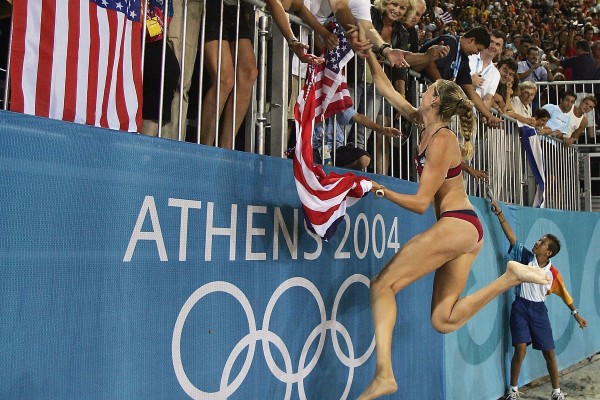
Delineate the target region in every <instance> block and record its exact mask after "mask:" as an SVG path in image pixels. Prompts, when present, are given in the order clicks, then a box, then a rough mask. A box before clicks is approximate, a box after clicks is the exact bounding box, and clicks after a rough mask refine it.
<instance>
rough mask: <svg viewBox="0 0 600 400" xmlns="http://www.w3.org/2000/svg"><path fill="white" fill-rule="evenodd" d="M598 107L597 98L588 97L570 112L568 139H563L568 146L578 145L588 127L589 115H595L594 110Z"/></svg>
mask: <svg viewBox="0 0 600 400" xmlns="http://www.w3.org/2000/svg"><path fill="white" fill-rule="evenodd" d="M596 105H597V101H596V97H594V96H586V97H584V98H583V100H581V103H579V105H575V106H573V108H572V109H571V111H570V112H569V116H570V119H569V131H568V132H567V137H566V138H564V139H563V143H564V144H565V145H566V146H570V145H572V144H573V143H577V140H578V139H579V137H580V135H581V133H582V132H583V131H584V130H585V128H586V127H587V126H588V119H587V116H588V115H594V108H595V107H596Z"/></svg>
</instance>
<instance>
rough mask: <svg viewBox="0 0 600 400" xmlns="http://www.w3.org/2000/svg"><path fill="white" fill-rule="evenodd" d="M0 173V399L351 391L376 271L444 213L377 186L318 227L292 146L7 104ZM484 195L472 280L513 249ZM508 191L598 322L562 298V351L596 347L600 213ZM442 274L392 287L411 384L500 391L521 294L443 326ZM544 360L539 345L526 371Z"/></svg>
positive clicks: (484, 393)
mask: <svg viewBox="0 0 600 400" xmlns="http://www.w3.org/2000/svg"><path fill="white" fill-rule="evenodd" d="M0 171H1V173H0V207H1V210H2V213H1V216H0V218H1V223H0V310H1V313H0V326H1V328H0V365H1V366H2V368H1V369H0V399H42V398H43V399H48V398H53V399H82V398H86V399H149V398H151V399H178V398H181V399H186V398H194V399H224V398H229V399H245V400H247V399H325V400H327V399H354V398H356V397H357V396H358V394H359V393H360V392H361V391H362V389H363V388H364V387H365V386H366V385H367V384H368V383H369V380H370V378H371V376H372V374H373V370H374V361H375V360H374V351H373V350H374V342H373V328H372V322H371V315H370V309H369V292H368V288H367V285H368V282H369V279H370V278H371V277H373V276H374V275H375V274H376V273H377V272H378V271H379V270H380V269H381V267H382V266H383V265H384V264H385V262H386V261H387V260H389V258H390V257H391V256H392V255H393V254H394V252H395V251H396V249H397V248H398V246H401V245H402V244H404V243H405V242H406V241H407V240H408V239H410V238H411V237H412V236H414V235H415V234H417V233H418V232H421V231H423V230H424V229H426V228H427V227H428V226H430V225H431V223H433V221H434V217H433V214H432V212H431V210H430V211H429V212H428V213H427V214H426V215H423V216H419V215H416V214H413V213H410V212H407V211H404V210H402V209H400V208H399V207H396V206H394V205H392V204H391V203H390V202H387V201H383V200H375V199H374V198H373V197H372V196H368V197H367V198H365V199H363V200H362V201H360V202H359V203H358V204H357V205H355V206H354V207H351V208H350V209H349V214H348V218H347V219H346V222H345V223H343V224H341V225H340V228H339V230H338V232H337V233H336V235H335V237H334V238H333V240H332V241H331V242H330V243H324V242H322V241H320V240H319V239H318V238H317V237H315V236H314V235H312V234H310V233H309V232H308V231H307V229H306V227H305V225H304V223H303V216H302V211H301V210H300V204H299V201H298V198H297V195H296V190H295V186H294V181H293V176H292V168H291V162H290V161H289V160H281V159H274V158H269V157H262V156H257V155H251V154H246V153H241V152H230V151H222V150H220V149H214V148H209V147H205V146H199V145H193V144H187V143H178V142H174V141H168V140H162V139H156V138H148V137H144V136H139V135H132V134H127V133H121V132H113V131H108V130H102V129H96V128H91V127H85V126H80V125H73V124H68V123H63V122H58V121H52V120H47V119H39V118H35V117H29V116H23V115H16V114H12V113H6V112H0ZM377 179H378V181H380V182H381V183H383V184H386V185H387V186H390V187H393V188H395V189H396V190H399V191H403V192H413V191H414V190H415V188H416V186H415V185H414V184H412V183H407V182H403V181H399V180H396V179H388V178H384V177H377ZM472 201H473V203H474V205H475V207H476V210H477V213H478V214H479V215H480V217H481V219H482V223H483V225H484V229H485V244H484V248H483V250H482V252H481V254H480V255H479V256H478V258H477V260H476V261H475V264H474V265H473V268H472V271H471V273H470V276H469V281H468V283H467V288H466V289H465V292H466V294H468V293H472V292H474V291H476V290H477V289H479V288H480V287H482V286H484V285H485V284H487V283H489V282H490V281H492V280H493V279H495V278H496V277H498V276H499V275H500V274H501V273H502V272H503V271H504V267H505V263H506V257H505V255H504V254H505V252H506V249H507V247H508V243H507V242H506V239H505V238H504V235H503V233H502V231H501V229H500V227H499V226H498V223H497V219H496V218H495V217H494V216H493V215H492V214H491V213H490V212H489V210H488V205H487V203H486V202H485V201H484V200H481V199H472ZM504 208H505V212H506V213H507V216H508V219H509V222H510V223H511V225H512V226H513V227H514V229H515V232H516V233H517V234H518V236H519V237H520V239H521V240H522V241H523V242H524V243H525V244H526V245H527V246H528V247H530V246H532V245H533V243H534V242H535V240H536V239H537V238H538V237H539V236H541V235H542V234H544V233H546V232H552V233H554V234H556V235H557V236H558V237H559V238H560V239H561V240H562V242H563V250H562V251H561V253H560V254H559V255H558V256H557V257H555V258H554V259H553V262H554V263H555V264H556V265H557V266H558V268H559V269H560V270H561V272H562V274H563V277H564V279H565V282H566V285H567V287H568V288H569V290H570V292H571V294H572V295H573V298H574V299H575V302H576V305H577V307H578V308H579V310H580V311H581V313H582V315H583V316H584V317H585V318H587V320H588V323H589V325H590V328H588V329H586V330H584V331H581V330H580V329H579V328H578V327H577V325H576V324H575V323H574V320H573V318H572V317H571V316H570V314H569V312H568V309H567V308H566V306H565V305H564V304H563V303H562V301H561V300H560V299H559V298H558V297H557V296H550V298H549V300H548V302H547V304H548V308H549V310H550V318H551V321H552V324H553V328H554V337H555V340H556V346H557V348H556V352H557V357H558V362H559V367H560V368H561V369H562V368H565V367H567V366H569V365H572V364H573V363H576V362H578V361H580V360H582V359H584V358H585V357H586V356H588V355H590V354H593V353H595V352H597V351H598V350H600V336H599V335H597V334H594V332H596V330H597V329H596V328H595V327H597V326H599V325H600V294H599V293H600V291H599V285H600V279H599V278H600V277H599V274H600V272H599V271H600V269H599V268H598V266H599V265H598V264H599V260H600V250H599V249H598V243H600V237H599V236H600V229H599V226H600V223H599V222H600V218H598V217H599V215H598V213H572V212H571V213H567V212H559V211H552V210H532V209H530V208H521V207H506V206H505V207H504ZM431 286H432V276H431V275H429V276H427V277H425V278H424V279H422V280H420V281H417V282H415V283H414V284H412V285H410V286H409V287H407V288H406V289H405V290H403V291H402V292H401V293H400V294H399V295H398V304H399V307H398V322H397V325H396V329H395V332H394V348H393V361H394V369H395V373H396V378H397V380H398V382H399V383H400V385H401V387H400V392H399V393H401V397H402V398H407V399H413V398H422V399H458V398H461V399H463V398H467V399H496V398H498V397H499V396H500V395H501V394H502V393H503V392H504V389H505V387H506V383H507V381H508V365H509V363H510V357H511V356H512V347H511V346H510V334H509V333H508V315H509V310H510V304H511V302H512V299H513V298H514V294H513V292H512V291H510V292H507V293H506V294H505V295H502V296H500V297H499V298H497V299H495V300H494V301H492V302H491V303H490V304H489V305H487V306H486V307H485V308H484V309H483V310H482V311H480V312H479V313H478V314H477V315H476V316H475V317H474V318H473V319H472V320H470V321H469V322H468V323H467V324H466V325H465V326H464V327H463V328H461V329H460V330H459V331H457V332H456V333H453V334H449V335H445V336H444V335H440V334H438V333H436V332H435V331H434V330H433V329H432V328H431V326H430V322H429V312H430V302H431ZM544 375H546V371H545V363H544V361H543V358H542V356H541V354H540V353H539V352H536V351H530V352H529V353H528V355H527V358H526V361H525V364H524V366H523V369H522V372H521V381H520V383H521V384H524V383H527V382H529V381H531V380H532V379H535V378H538V377H540V376H544ZM407 383H408V384H407ZM398 396H400V394H397V395H395V396H388V397H387V398H390V399H391V398H398Z"/></svg>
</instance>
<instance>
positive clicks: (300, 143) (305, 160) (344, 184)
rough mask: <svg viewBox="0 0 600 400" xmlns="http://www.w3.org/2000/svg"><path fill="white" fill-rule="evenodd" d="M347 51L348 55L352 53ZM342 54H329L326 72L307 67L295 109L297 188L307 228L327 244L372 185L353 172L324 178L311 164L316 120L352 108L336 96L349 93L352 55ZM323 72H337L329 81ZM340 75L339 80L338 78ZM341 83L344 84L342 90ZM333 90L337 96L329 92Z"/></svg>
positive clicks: (326, 74) (295, 175)
mask: <svg viewBox="0 0 600 400" xmlns="http://www.w3.org/2000/svg"><path fill="white" fill-rule="evenodd" d="M338 37H339V35H338ZM343 44H345V45H346V46H347V41H345V43H343V42H342V40H340V47H341V46H342V45H343ZM349 51H350V52H351V50H349ZM330 54H331V57H337V59H341V60H342V61H343V64H342V65H339V64H335V63H333V61H332V60H334V59H333V58H331V59H330V58H329V57H330ZM341 54H342V53H340V52H337V51H335V50H333V51H332V52H329V53H328V55H327V56H326V58H327V62H326V63H325V66H326V68H324V69H325V72H323V71H322V70H323V68H319V66H317V67H315V68H312V67H310V68H308V73H307V79H306V83H305V85H304V88H303V89H302V92H301V93H300V96H299V97H298V101H297V102H296V106H295V109H294V114H295V118H296V132H297V133H296V151H295V154H294V178H295V180H296V189H297V191H298V196H299V197H300V201H301V202H302V208H303V209H304V216H305V218H306V220H307V222H308V226H309V227H310V228H312V229H313V230H314V232H315V233H317V234H318V235H319V236H321V237H322V238H324V239H325V240H326V241H327V240H329V239H330V238H331V237H332V236H333V234H334V233H335V230H336V228H337V225H338V223H339V222H340V221H341V220H342V218H343V217H344V215H345V214H346V207H349V206H351V205H353V204H354V203H356V202H357V201H358V200H359V199H360V198H361V197H363V196H364V195H365V194H367V193H368V192H369V190H371V186H372V184H371V181H370V180H368V179H367V178H363V177H357V176H355V175H354V174H352V173H347V174H344V175H340V174H336V173H335V172H331V173H329V175H327V174H325V172H324V171H323V168H322V167H321V166H320V165H317V166H315V165H314V164H313V153H312V140H311V139H312V134H313V130H314V122H315V117H317V116H320V117H323V116H324V117H325V118H328V117H329V116H331V115H334V114H335V113H337V112H338V111H342V110H344V109H346V108H347V107H349V106H351V105H352V100H351V99H350V97H349V96H348V99H349V100H350V103H349V105H348V103H347V102H346V100H345V96H344V95H343V94H342V95H340V94H338V93H337V91H339V90H344V89H345V91H346V92H348V88H347V87H346V84H345V82H344V80H343V76H342V71H343V66H344V65H345V63H347V62H348V59H349V58H352V54H351V55H350V57H349V58H348V57H347V56H346V55H344V56H340V55H341ZM330 61H332V62H330ZM334 64H335V65H334ZM321 65H323V64H321ZM327 65H329V66H330V67H331V68H330V67H327ZM319 70H321V72H319ZM326 71H333V72H334V71H337V75H338V77H334V78H333V79H331V78H329V77H328V73H327V72H326ZM333 72H332V73H333ZM340 76H342V77H341V78H340ZM324 81H326V83H324ZM329 82H331V83H329ZM340 83H343V87H342V85H340ZM341 87H342V88H341ZM340 88H341V89H340ZM332 90H333V91H336V93H330V91H332ZM327 99H331V100H330V101H329V102H328V103H327V104H328V105H326V104H325V105H324V104H323V102H324V101H325V100H327ZM323 110H325V112H323ZM323 114H324V115H323Z"/></svg>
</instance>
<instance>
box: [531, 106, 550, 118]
mask: <svg viewBox="0 0 600 400" xmlns="http://www.w3.org/2000/svg"><path fill="white" fill-rule="evenodd" d="M533 118H535V119H540V118H548V119H549V118H550V113H549V112H548V110H546V109H545V108H538V109H537V110H535V112H534V113H533Z"/></svg>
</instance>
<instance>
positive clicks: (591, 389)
mask: <svg viewBox="0 0 600 400" xmlns="http://www.w3.org/2000/svg"><path fill="white" fill-rule="evenodd" d="M560 388H561V390H562V391H563V392H565V393H566V394H567V397H566V399H567V400H594V399H596V400H600V353H596V354H595V355H593V356H591V357H589V358H587V359H585V360H583V361H581V362H579V363H577V364H575V365H573V366H572V367H570V368H568V369H566V370H564V371H561V372H560ZM520 391H521V392H523V394H522V395H521V397H522V398H523V399H530V400H548V399H550V393H552V385H550V379H549V378H548V377H544V378H540V379H537V380H535V381H533V382H531V383H530V384H528V385H526V386H523V387H521V388H520Z"/></svg>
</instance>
